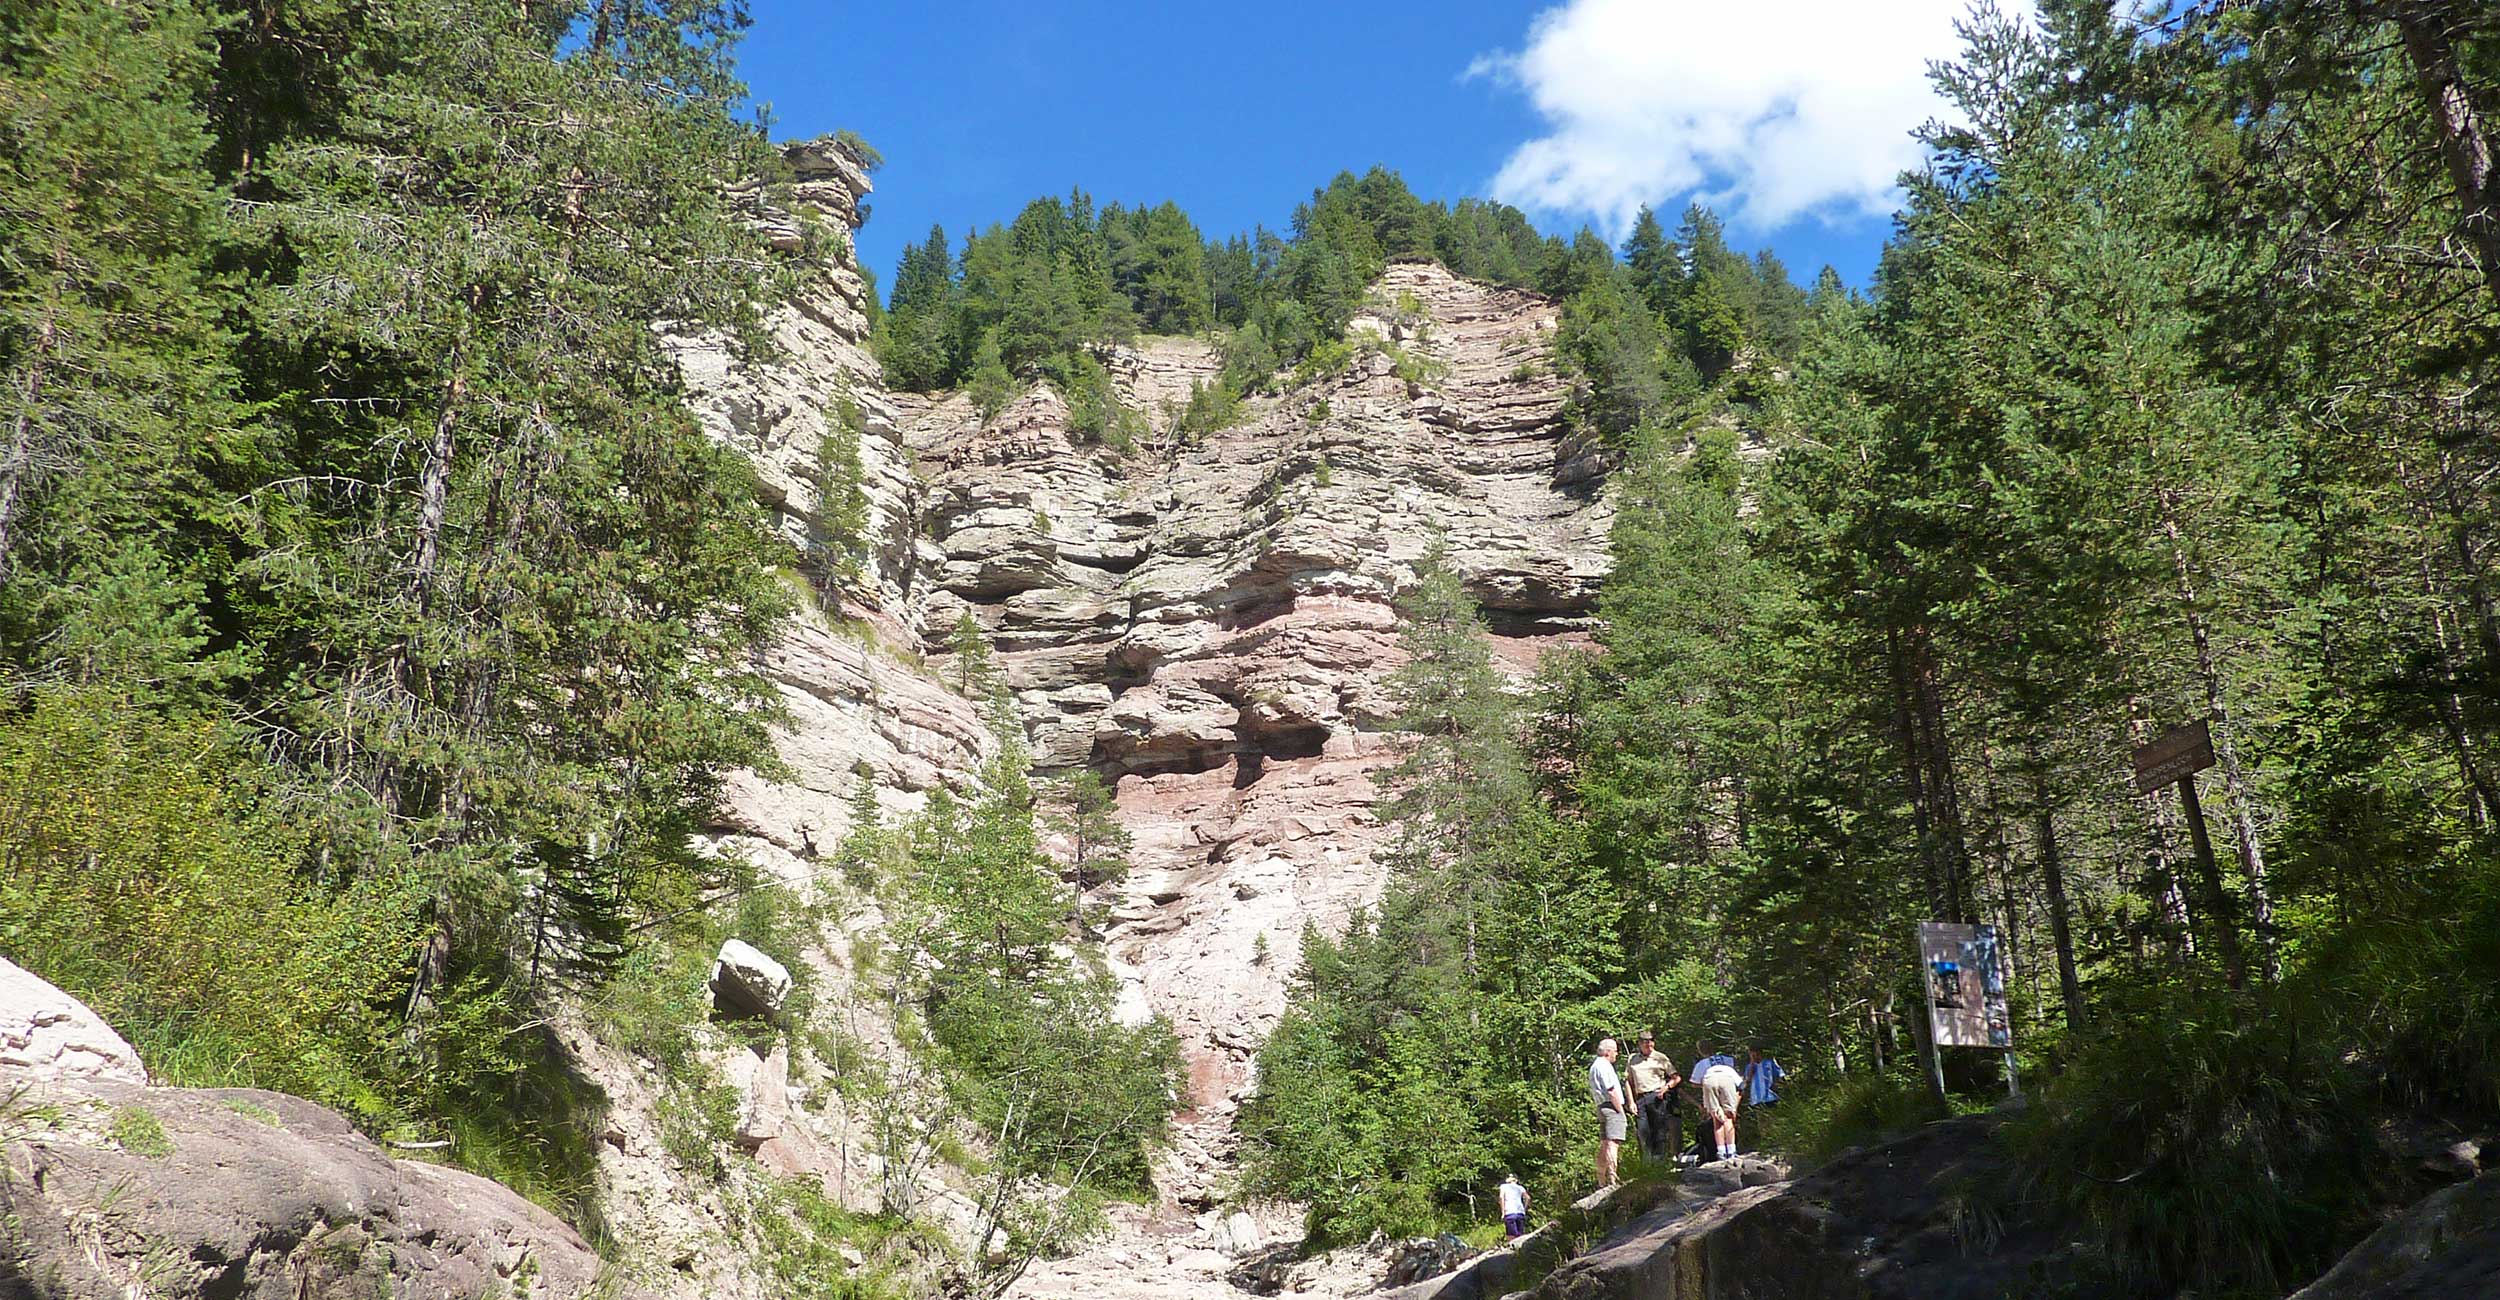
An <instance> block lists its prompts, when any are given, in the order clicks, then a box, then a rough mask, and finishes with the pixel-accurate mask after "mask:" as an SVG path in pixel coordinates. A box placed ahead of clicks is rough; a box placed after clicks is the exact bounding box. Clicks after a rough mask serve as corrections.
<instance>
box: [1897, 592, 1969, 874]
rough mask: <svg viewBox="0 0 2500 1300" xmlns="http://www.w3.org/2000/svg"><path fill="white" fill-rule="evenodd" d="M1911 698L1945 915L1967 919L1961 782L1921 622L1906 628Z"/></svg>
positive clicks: (1966, 852)
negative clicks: (1956, 774) (1956, 775)
mask: <svg viewBox="0 0 2500 1300" xmlns="http://www.w3.org/2000/svg"><path fill="white" fill-rule="evenodd" d="M1910 672H1911V679H1910V680H1911V685H1912V687H1913V690H1912V694H1911V699H1912V700H1913V701H1914V702H1915V703H1916V705H1917V709H1918V721H1919V733H1920V742H1921V744H1920V757H1921V761H1923V762H1924V763H1925V764H1926V766H1927V797H1928V800H1929V802H1930V803H1932V804H1933V805H1934V807H1933V809H1932V810H1931V812H1930V815H1929V818H1928V820H1929V822H1930V824H1932V825H1933V826H1934V828H1935V832H1936V854H1937V858H1938V865H1939V870H1940V872H1941V874H1942V875H1943V877H1944V909H1945V912H1944V919H1945V920H1948V921H1968V920H1970V919H1971V917H1972V915H1973V912H1972V909H1971V906H1970V842H1969V840H1968V839H1967V838H1966V836H1965V833H1964V829H1963V826H1962V800H1961V793H1960V787H1959V785H1958V783H1957V782H1955V780H1954V779H1953V746H1952V742H1951V741H1950V740H1949V739H1948V738H1947V736H1946V734H1945V725H1944V686H1943V684H1942V682H1941V681H1939V680H1938V673H1937V668H1936V654H1935V646H1934V644H1933V643H1932V642H1930V641H1929V640H1928V638H1927V630H1926V629H1925V628H1923V627H1914V628H1912V629H1910Z"/></svg>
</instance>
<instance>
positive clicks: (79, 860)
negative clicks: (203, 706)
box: [0, 690, 427, 1127]
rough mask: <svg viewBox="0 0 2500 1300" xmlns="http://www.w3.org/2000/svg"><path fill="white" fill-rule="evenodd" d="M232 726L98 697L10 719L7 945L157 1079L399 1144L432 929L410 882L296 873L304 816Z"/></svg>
mask: <svg viewBox="0 0 2500 1300" xmlns="http://www.w3.org/2000/svg"><path fill="white" fill-rule="evenodd" d="M275 794H276V790H275V786H274V774H273V773H272V772H271V771H270V770H269V769H267V768H266V767H265V766H263V765H262V764H261V763H260V762H259V761H258V760H257V759H256V758H255V757H253V756H252V754H251V753H250V751H249V749H248V748H247V745H246V742H245V741H244V738H242V737H241V736H239V735H237V734H235V733H234V732H232V731H231V730H229V729H228V728H227V727H225V726H224V725H223V724H221V723H217V722H214V721H208V720H183V719H179V718H175V717H169V716H166V715H165V714H163V713H161V712H156V711H143V710H139V709H135V708H133V707H131V706H129V705H127V704H125V703H123V702H122V701H120V700H119V699H117V698H115V697H112V696H109V695H106V694H102V693H93V692H75V691H68V690H47V691H43V692H39V693H38V694H37V695H36V697H35V699H34V702H33V707H32V708H31V709H30V710H28V711H26V712H23V713H19V714H17V715H15V716H13V717H9V718H7V719H6V720H5V721H0V860H5V861H6V862H7V863H8V869H7V870H6V871H5V872H0V949H5V950H6V951H7V952H8V953H9V955H10V957H11V958H12V959H13V960H15V961H17V962H19V963H20V964H22V965H24V966H26V967H27V968H28V969H29V970H32V971H34V972H35V973H36V974H38V975H41V976H43V977H44V978H46V979H48V980H51V981H52V982H54V983H56V984H58V985H60V986H61V987H62V988H63V989H65V990H67V991H68V992H70V993H71V994H73V995H75V996H77V997H78V998H80V999H82V1000H84V1001H85V1002H86V1003H87V1004H88V1005H89V1006H91V1007H93V1008H95V1010H96V1012H97V1014H99V1015H101V1016H102V1017H103V1018H104V1019H105V1020H106V1021H107V1022H108V1023H110V1024H112V1025H113V1026H114V1027H115V1028H117V1029H119V1030H120V1031H121V1032H122V1034H123V1035H124V1036H125V1037H127V1038H128V1039H129V1040H130V1041H131V1044H132V1045H133V1046H134V1047H136V1048H137V1049H138V1051H139V1055H140V1059H142V1060H144V1061H146V1062H148V1064H149V1066H150V1068H151V1069H153V1070H154V1071H155V1072H156V1074H157V1075H158V1076H159V1077H160V1078H162V1079H163V1080H164V1081H165V1082H167V1083H173V1084H180V1085H185V1086H193V1087H249V1088H269V1089H275V1090H278V1091H283V1092H291V1093H296V1094H298V1095H301V1096H305V1097H310V1098H312V1099H314V1100H316V1101H320V1102H324V1103H326V1104H329V1105H333V1106H338V1107H341V1108H343V1109H346V1110H348V1111H349V1112H350V1113H352V1114H355V1115H357V1116H358V1117H359V1118H361V1119H363V1120H365V1121H366V1122H367V1123H368V1124H370V1125H374V1126H376V1127H387V1126H388V1125H389V1124H391V1123H393V1122H395V1121H396V1120H398V1119H399V1118H402V1117H404V1116H405V1115H407V1114H408V1113H410V1112H411V1111H412V1110H415V1109H418V1108H421V1107H422V1106H423V1105H424V1104H425V1102H426V1101H427V1096H426V1092H427V1089H426V1087H425V1082H424V1081H423V1080H421V1079H413V1078H411V1077H409V1076H408V1073H407V1071H406V1070H405V1068H404V1066H403V1064H402V1063H401V1061H400V1060H399V1059H398V1054H399V1052H400V1050H401V1040H400V1037H399V1035H398V1034H397V1033H395V1032H394V1030H393V1028H392V1022H391V1017H390V1014H389V1012H390V1009H391V1008H393V1007H395V1006H397V1005H399V1004H401V1003H404V1002H405V1001H406V999H407V993H408V984H409V977H410V973H411V969H412V961H413V958H414V956H415V954H416V952H417V949H418V946H419V940H420V936H421V934H422V933H423V932H424V922H423V907H424V903H425V899H426V891H425V889H424V887H423V885H422V882H420V881H419V880H418V879H417V878H416V876H415V873H413V872H411V871H407V870H404V869H402V870H396V871H393V870H384V871H379V872H374V873H371V874H369V875H367V876H365V877H364V878H362V879H360V880H358V881H356V882H354V883H350V884H345V885H341V884H336V883H331V882H326V881H322V880H320V879H317V878H316V877H315V876H314V874H313V873H311V872H309V871H307V870H306V867H307V865H308V864H307V862H306V851H305V850H306V837H305V833H304V831H303V830H302V829H301V826H302V824H303V821H304V818H303V816H302V814H301V813H300V812H294V811H287V812H282V811H281V810H280V809H279V807H278V806H277V803H276V800H275V798H274V795H275Z"/></svg>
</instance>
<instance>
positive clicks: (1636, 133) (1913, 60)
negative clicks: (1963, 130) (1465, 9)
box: [1466, 0, 1969, 235]
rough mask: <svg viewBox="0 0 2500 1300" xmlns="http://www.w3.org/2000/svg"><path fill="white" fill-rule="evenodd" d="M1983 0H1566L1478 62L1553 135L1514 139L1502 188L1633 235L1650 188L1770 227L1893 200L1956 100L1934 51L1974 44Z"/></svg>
mask: <svg viewBox="0 0 2500 1300" xmlns="http://www.w3.org/2000/svg"><path fill="white" fill-rule="evenodd" d="M1968 7H1969V0H1753V3H1749V4H1727V3H1724V2H1723V0H1722V2H1720V3H1703V2H1701V0H1564V2H1563V3H1562V4H1561V5H1560V6H1558V7H1556V8H1553V9H1548V10H1546V11H1545V12H1543V13H1541V14H1539V15H1537V17H1536V19H1535V21H1534V22H1532V23H1531V24H1530V25H1529V27H1528V32H1527V38H1526V42H1525V44H1523V45H1522V46H1521V47H1520V48H1519V49H1518V50H1516V51H1508V52H1502V53H1496V54H1488V55H1483V56H1480V57H1478V58H1477V59H1476V61H1475V62H1474V63H1473V64H1471V65H1470V66H1469V67H1468V69H1467V74H1466V75H1467V76H1468V77H1470V78H1478V77H1481V78H1489V79H1492V80H1496V81H1499V82H1502V83H1504V84H1507V85H1510V86H1513V87H1516V88H1517V89H1518V90H1519V91H1521V92H1522V93H1524V94H1525V95H1526V96H1527V97H1528V100H1529V102H1530V103H1531V104H1532V105H1534V106H1535V108H1536V111H1537V112H1538V114H1539V115H1540V116H1542V117H1543V118H1544V119H1545V122H1546V125H1547V128H1548V133H1547V134H1545V135H1542V136H1540V137H1538V138H1536V139H1534V140H1530V141H1528V142H1527V143H1525V144H1523V145H1521V146H1519V147H1518V149H1516V150H1515V151H1513V152H1512V153H1511V155H1510V158H1509V160H1508V161H1507V162H1505V163H1504V164H1503V166H1502V170H1501V172H1500V174H1499V175H1497V176H1495V177H1494V180H1493V193H1494V196H1495V197H1496V198H1499V199H1502V200H1503V201H1505V202H1509V203H1514V204H1517V205H1519V206H1521V207H1525V208H1531V209H1538V210H1542V211H1545V212H1549V213H1557V214H1573V215H1584V216H1588V217H1592V218H1594V219H1596V220H1597V221H1598V222H1600V223H1601V224H1603V225H1604V226H1605V227H1606V228H1607V229H1608V230H1610V231H1612V232H1613V233H1615V234H1617V235H1620V234H1621V233H1622V232H1623V231H1624V229H1625V228H1627V227H1628V226H1629V225H1630V224H1631V221H1632V217H1633V215H1634V213H1635V212H1636V211H1637V210H1638V209H1639V208H1640V206H1641V205H1642V204H1644V203H1647V204H1650V205H1651V206H1653V207H1657V208H1660V209H1662V210H1664V213H1665V215H1666V217H1667V218H1668V221H1669V224H1670V225H1672V224H1673V216H1674V210H1675V209H1678V208H1680V207H1681V206H1682V204H1683V202H1684V201H1685V200H1686V198H1687V196H1694V197H1699V198H1701V199H1702V200H1703V201H1705V202H1708V203H1710V204H1711V205H1712V206H1714V207H1716V208H1718V209H1720V210H1721V211H1722V212H1723V213H1724V214H1725V215H1727V216H1728V217H1729V218H1730V220H1732V221H1733V222H1735V223H1737V224H1739V225H1742V226H1745V227H1748V228H1751V229H1755V230H1769V229H1772V228H1775V227H1778V226H1781V225H1784V224H1786V223H1788V222H1791V221H1794V220H1796V219H1797V218H1799V217H1801V216H1804V215H1807V214H1820V215H1830V216H1844V215H1856V214H1860V213H1882V212H1886V211H1889V210H1890V209H1891V208H1892V206H1893V204H1894V200H1895V199H1896V198H1897V197H1898V191H1897V190H1896V188H1895V186H1894V183H1893V182H1894V178H1895V177H1896V176H1897V175H1899V173H1900V172H1901V171H1903V170H1904V169H1906V168H1910V167H1915V166H1916V165H1918V162H1919V157H1920V155H1919V147H1918V144H1917V142H1916V141H1914V140H1912V139H1911V138H1910V135H1909V132H1910V131H1911V129H1912V128H1915V127H1917V126H1918V125H1920V124H1921V123H1923V122H1925V121H1927V120H1928V119H1929V118H1931V117H1936V116H1939V115H1940V114H1941V113H1942V111H1943V106H1942V103H1941V101H1940V100H1938V98H1937V96H1936V93H1935V90H1934V88H1933V87H1931V86H1930V85H1929V84H1928V81H1927V63H1928V61H1929V60H1930V59H1937V58H1950V57H1952V56H1953V55H1954V54H1955V53H1956V52H1957V50H1958V49H1959V42H1958V41H1957V40H1956V38H1955V36H1954V33H1953V21H1954V20H1955V19H1957V18H1960V17H1962V16H1963V15H1964V14H1965V13H1966V12H1967V11H1968Z"/></svg>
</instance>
